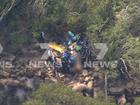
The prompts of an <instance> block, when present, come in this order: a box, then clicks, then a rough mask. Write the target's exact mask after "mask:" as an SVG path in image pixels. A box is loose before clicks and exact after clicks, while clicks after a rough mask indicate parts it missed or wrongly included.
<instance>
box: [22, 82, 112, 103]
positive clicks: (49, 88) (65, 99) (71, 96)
mask: <svg viewBox="0 0 140 105" xmlns="http://www.w3.org/2000/svg"><path fill="white" fill-rule="evenodd" d="M23 105H104V102H102V101H100V100H97V99H92V98H88V97H83V96H82V94H79V93H75V92H72V90H71V89H69V88H66V87H65V86H64V85H63V84H52V83H51V84H47V85H44V84H42V85H41V86H40V88H39V89H38V90H37V91H36V92H34V93H33V95H32V99H31V100H29V101H27V102H25V103H24V104H23ZM108 105H113V104H108Z"/></svg>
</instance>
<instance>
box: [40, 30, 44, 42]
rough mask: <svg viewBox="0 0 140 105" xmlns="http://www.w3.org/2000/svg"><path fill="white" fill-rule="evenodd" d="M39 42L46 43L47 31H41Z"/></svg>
mask: <svg viewBox="0 0 140 105" xmlns="http://www.w3.org/2000/svg"><path fill="white" fill-rule="evenodd" d="M39 43H45V33H44V32H41V34H40V36H39Z"/></svg>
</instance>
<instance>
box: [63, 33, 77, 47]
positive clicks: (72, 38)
mask: <svg viewBox="0 0 140 105" xmlns="http://www.w3.org/2000/svg"><path fill="white" fill-rule="evenodd" d="M67 35H68V36H67V39H66V41H65V43H64V44H65V45H67V46H69V45H71V44H72V42H73V41H75V40H76V37H75V35H74V33H72V32H71V31H68V33H67Z"/></svg>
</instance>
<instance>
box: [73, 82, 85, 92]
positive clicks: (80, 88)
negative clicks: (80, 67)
mask: <svg viewBox="0 0 140 105" xmlns="http://www.w3.org/2000/svg"><path fill="white" fill-rule="evenodd" d="M85 89H87V86H86V85H85V84H82V83H76V84H73V88H72V91H74V92H82V91H83V90H85Z"/></svg>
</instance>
